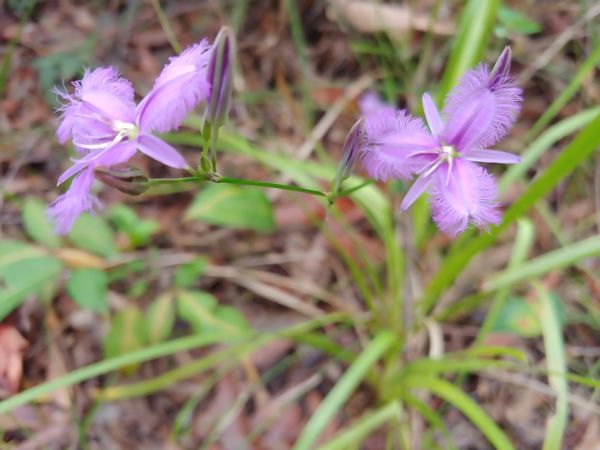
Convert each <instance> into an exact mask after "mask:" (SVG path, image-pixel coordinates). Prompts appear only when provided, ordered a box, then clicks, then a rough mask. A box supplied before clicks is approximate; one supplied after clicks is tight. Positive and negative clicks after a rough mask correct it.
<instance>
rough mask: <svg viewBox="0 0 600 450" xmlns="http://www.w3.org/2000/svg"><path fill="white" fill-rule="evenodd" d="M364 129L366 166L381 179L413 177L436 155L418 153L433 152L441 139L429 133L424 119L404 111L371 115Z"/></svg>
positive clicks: (364, 160)
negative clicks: (438, 139)
mask: <svg viewBox="0 0 600 450" xmlns="http://www.w3.org/2000/svg"><path fill="white" fill-rule="evenodd" d="M364 130H365V141H364V146H363V148H362V150H361V154H362V161H363V165H364V167H365V169H366V170H367V172H368V173H369V175H370V176H371V177H372V178H375V179H377V180H386V179H388V178H402V179H410V178H411V177H412V175H413V174H414V173H415V172H417V171H418V170H420V169H421V168H422V167H423V166H424V165H426V164H428V163H429V162H430V161H431V159H432V158H433V156H430V155H414V153H419V152H429V151H433V149H435V148H436V147H437V139H436V138H434V137H433V136H431V135H430V134H429V133H428V132H427V130H426V129H425V127H424V125H423V121H422V120H421V119H416V118H414V117H412V116H410V115H408V114H407V113H406V112H405V111H404V110H399V111H395V112H391V111H380V112H379V113H377V114H371V115H369V116H367V117H366V119H365V123H364Z"/></svg>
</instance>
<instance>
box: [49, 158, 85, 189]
mask: <svg viewBox="0 0 600 450" xmlns="http://www.w3.org/2000/svg"><path fill="white" fill-rule="evenodd" d="M86 166H87V165H86V164H82V163H75V164H73V165H72V166H71V167H69V168H68V169H67V170H65V171H64V172H63V173H62V175H61V176H60V177H58V181H57V182H56V185H57V186H60V185H61V184H63V183H64V182H65V181H67V180H68V179H69V178H71V177H72V176H73V175H75V174H76V173H79V172H81V171H82V170H83V169H85V168H86Z"/></svg>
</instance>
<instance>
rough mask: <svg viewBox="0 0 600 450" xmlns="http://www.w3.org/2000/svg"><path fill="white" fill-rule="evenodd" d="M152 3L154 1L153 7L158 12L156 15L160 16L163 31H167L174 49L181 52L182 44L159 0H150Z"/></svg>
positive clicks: (166, 33)
mask: <svg viewBox="0 0 600 450" xmlns="http://www.w3.org/2000/svg"><path fill="white" fill-rule="evenodd" d="M150 3H152V7H153V8H154V11H155V12H156V16H157V17H158V21H159V22H160V26H161V27H162V29H163V32H164V33H165V36H166V37H167V40H168V41H169V44H171V47H173V50H175V51H176V52H177V53H179V52H181V45H180V44H179V41H178V40H177V38H176V37H175V32H174V31H173V28H171V25H170V24H169V19H168V18H167V16H166V14H165V12H164V11H163V10H162V8H161V6H160V2H159V0H150Z"/></svg>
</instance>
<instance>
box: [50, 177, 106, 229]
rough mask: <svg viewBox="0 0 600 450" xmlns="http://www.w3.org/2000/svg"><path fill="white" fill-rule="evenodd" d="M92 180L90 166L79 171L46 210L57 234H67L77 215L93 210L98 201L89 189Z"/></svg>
mask: <svg viewBox="0 0 600 450" xmlns="http://www.w3.org/2000/svg"><path fill="white" fill-rule="evenodd" d="M93 182H94V170H93V169H92V168H91V167H90V168H87V169H86V170H83V171H82V172H80V173H79V174H78V175H77V176H76V177H75V178H74V179H73V182H72V183H71V186H70V187H69V189H68V190H67V192H65V193H64V194H62V195H61V196H59V197H58V198H57V199H56V200H55V201H54V202H52V203H51V204H50V206H49V207H48V210H47V215H48V218H49V219H50V220H51V221H52V222H54V224H55V227H56V232H57V233H58V234H67V233H68V232H69V231H70V230H71V228H72V227H73V224H74V223H75V220H76V219H77V217H79V216H80V215H81V214H82V213H83V212H86V211H87V212H93V211H94V207H96V206H98V204H99V202H98V199H97V198H96V197H94V196H93V195H92V194H91V193H90V190H91V188H92V184H93Z"/></svg>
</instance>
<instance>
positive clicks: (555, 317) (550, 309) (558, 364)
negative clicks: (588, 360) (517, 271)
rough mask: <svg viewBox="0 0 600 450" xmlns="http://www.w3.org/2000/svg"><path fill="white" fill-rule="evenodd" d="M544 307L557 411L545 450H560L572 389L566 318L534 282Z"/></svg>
mask: <svg viewBox="0 0 600 450" xmlns="http://www.w3.org/2000/svg"><path fill="white" fill-rule="evenodd" d="M534 286H535V288H536V291H537V293H538V297H539V301H540V304H541V314H540V322H541V323H542V328H543V332H544V349H545V353H546V364H547V366H548V372H549V373H550V374H551V375H549V376H548V379H549V381H550V386H551V387H552V389H553V390H554V391H555V392H556V412H555V413H554V416H552V418H551V419H550V420H549V421H548V425H547V431H546V438H545V439H544V447H543V449H544V450H560V449H561V448H562V447H563V446H562V442H563V437H564V434H565V429H566V427H567V422H568V417H569V403H568V398H569V386H568V384H567V379H566V378H565V376H564V375H562V374H566V373H567V361H566V357H565V343H564V340H563V323H562V320H561V317H562V316H563V315H561V314H560V312H559V311H558V310H557V308H556V305H555V302H554V301H553V300H554V298H553V297H552V296H550V295H548V292H547V291H546V289H544V287H543V286H542V285H541V284H540V283H538V282H536V283H534Z"/></svg>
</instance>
